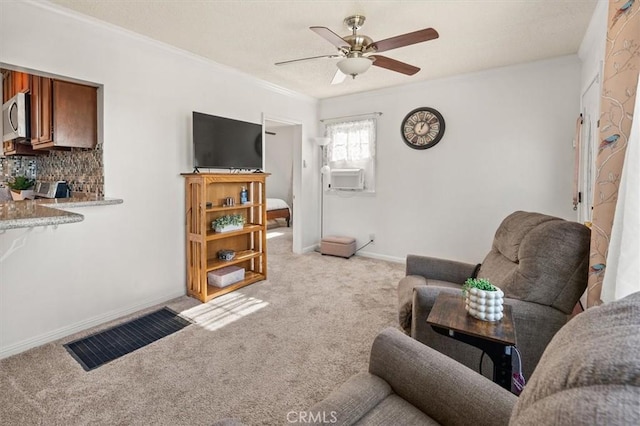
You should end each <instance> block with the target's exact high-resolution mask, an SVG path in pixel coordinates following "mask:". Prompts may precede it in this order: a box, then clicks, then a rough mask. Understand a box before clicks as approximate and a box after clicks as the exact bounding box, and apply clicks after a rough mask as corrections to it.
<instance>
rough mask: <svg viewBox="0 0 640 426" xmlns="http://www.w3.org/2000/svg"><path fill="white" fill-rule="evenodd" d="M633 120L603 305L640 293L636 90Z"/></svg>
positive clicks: (639, 133) (638, 107) (639, 155)
mask: <svg viewBox="0 0 640 426" xmlns="http://www.w3.org/2000/svg"><path fill="white" fill-rule="evenodd" d="M639 81H640V80H639ZM638 88H640V85H639V87H638ZM633 117H634V120H633V123H632V125H631V134H630V135H629V144H628V145H627V151H626V153H625V159H624V165H623V167H622V176H621V178H620V188H619V190H618V202H617V204H616V212H615V216H614V219H613V228H612V229H611V241H610V243H609V253H608V254H607V273H606V274H605V276H604V281H603V282H602V294H601V299H602V301H603V302H605V303H607V302H612V301H614V300H618V299H621V298H623V297H625V296H627V295H629V294H631V293H635V292H636V291H640V278H639V277H640V146H638V145H640V95H638V91H637V90H636V104H635V107H634V114H633Z"/></svg>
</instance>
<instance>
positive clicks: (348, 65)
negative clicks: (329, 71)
mask: <svg viewBox="0 0 640 426" xmlns="http://www.w3.org/2000/svg"><path fill="white" fill-rule="evenodd" d="M372 63H373V61H372V60H371V59H369V58H365V57H362V56H359V57H356V58H344V59H343V60H341V61H340V62H338V69H339V70H340V71H341V72H342V73H343V74H346V75H350V76H352V77H353V78H355V77H356V75H358V74H362V73H364V72H366V71H367V70H368V69H369V68H370V67H371V64H372Z"/></svg>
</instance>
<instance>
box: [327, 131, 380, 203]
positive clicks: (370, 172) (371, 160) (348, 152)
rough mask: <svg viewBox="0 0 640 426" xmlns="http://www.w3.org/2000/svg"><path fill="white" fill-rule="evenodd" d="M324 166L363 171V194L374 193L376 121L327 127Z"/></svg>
mask: <svg viewBox="0 0 640 426" xmlns="http://www.w3.org/2000/svg"><path fill="white" fill-rule="evenodd" d="M325 136H326V137H328V138H329V139H330V140H331V141H330V142H329V145H328V146H327V159H326V160H327V163H328V164H329V167H330V168H331V169H332V170H333V169H363V170H364V190H365V191H374V190H375V156H376V119H375V118H367V119H363V120H354V121H340V122H337V121H336V122H331V123H328V124H327V125H326V127H325Z"/></svg>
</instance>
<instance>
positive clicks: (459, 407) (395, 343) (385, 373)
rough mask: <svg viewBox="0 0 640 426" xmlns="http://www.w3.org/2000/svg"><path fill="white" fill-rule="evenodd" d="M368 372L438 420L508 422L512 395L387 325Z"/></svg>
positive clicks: (373, 349) (379, 338)
mask: <svg viewBox="0 0 640 426" xmlns="http://www.w3.org/2000/svg"><path fill="white" fill-rule="evenodd" d="M369 372H370V373H371V374H375V375H376V376H378V377H380V378H382V379H383V380H385V381H386V382H387V383H388V384H389V385H390V386H391V388H392V389H393V391H394V392H395V393H396V394H397V395H398V396H400V397H401V398H403V399H405V400H406V401H407V402H409V403H410V404H412V405H414V406H415V407H416V408H418V409H419V410H421V411H423V412H424V413H425V414H427V415H428V416H430V417H432V418H433V419H434V420H436V421H437V422H439V423H441V424H450V425H467V424H469V422H470V421H471V419H473V420H472V421H473V423H474V424H475V425H500V424H505V425H506V424H508V423H509V417H510V415H511V411H512V409H513V406H514V404H515V402H516V400H517V398H516V396H515V395H513V394H512V393H510V392H509V391H507V390H505V389H503V388H501V387H500V386H498V385H497V384H495V383H493V382H492V381H490V380H489V379H487V378H485V377H483V376H481V375H480V374H477V373H476V372H474V371H472V370H471V369H469V368H467V367H465V366H464V365H462V364H460V363H458V362H456V361H454V360H453V359H451V358H449V357H447V356H445V355H443V354H441V353H439V352H438V351H436V350H433V349H431V348H430V347H428V346H426V345H423V344H422V343H420V342H418V341H416V340H414V339H412V338H410V337H408V336H406V335H404V334H402V332H400V331H399V330H397V329H394V328H387V329H386V330H384V331H382V332H381V333H380V334H379V335H378V336H377V337H376V339H375V341H374V342H373V347H372V349H371V358H370V360H369Z"/></svg>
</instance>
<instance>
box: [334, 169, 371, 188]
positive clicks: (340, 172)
mask: <svg viewBox="0 0 640 426" xmlns="http://www.w3.org/2000/svg"><path fill="white" fill-rule="evenodd" d="M330 186H331V189H340V190H351V191H358V190H363V189H364V169H331V185H330Z"/></svg>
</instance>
